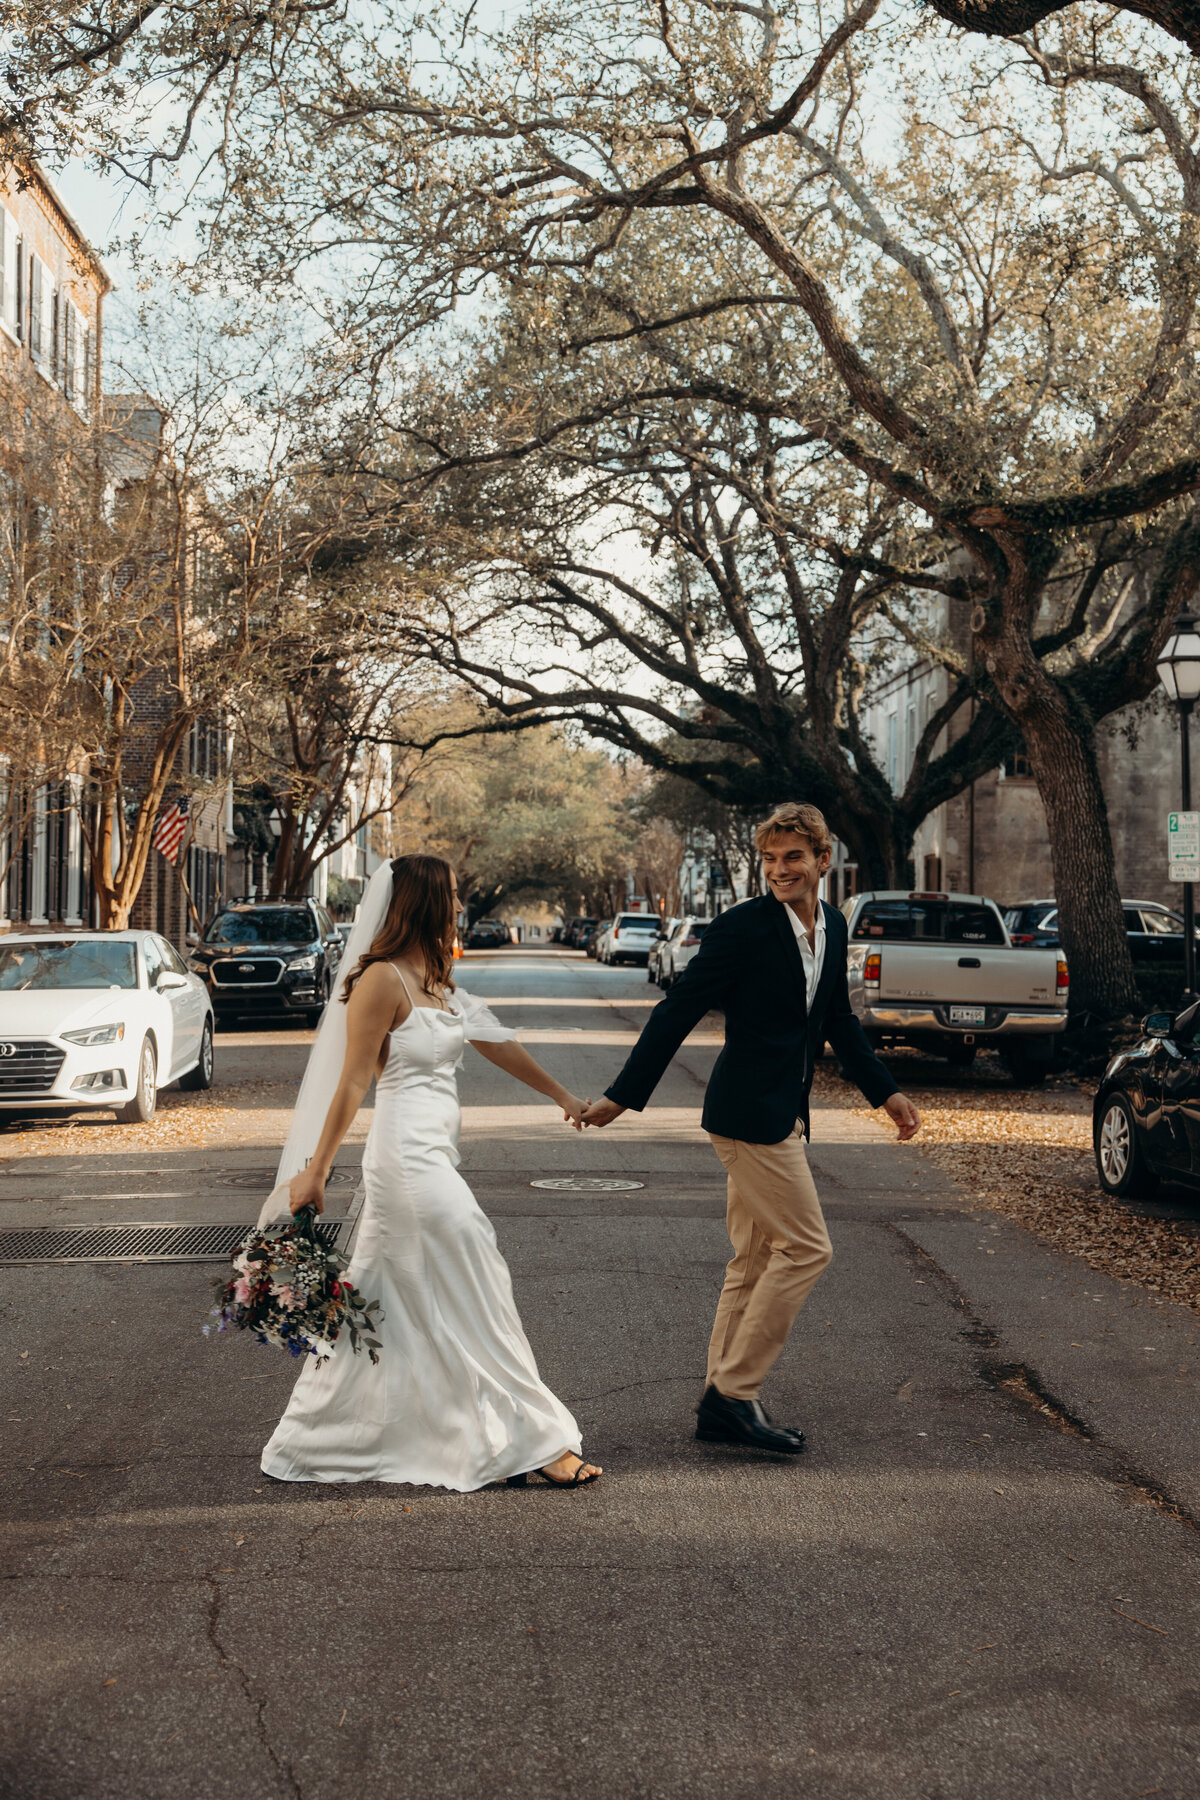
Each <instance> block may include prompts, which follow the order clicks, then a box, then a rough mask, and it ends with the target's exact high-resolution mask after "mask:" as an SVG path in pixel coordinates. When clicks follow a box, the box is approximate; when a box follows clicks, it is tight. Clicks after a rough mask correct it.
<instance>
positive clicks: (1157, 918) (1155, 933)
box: [1004, 900, 1200, 963]
mask: <svg viewBox="0 0 1200 1800" xmlns="http://www.w3.org/2000/svg"><path fill="white" fill-rule="evenodd" d="M1121 904H1122V906H1123V907H1124V909H1125V931H1126V935H1127V936H1128V938H1129V954H1130V955H1131V956H1132V958H1133V960H1134V962H1136V963H1156V962H1159V963H1161V962H1179V963H1181V962H1182V961H1183V919H1182V917H1181V915H1180V914H1179V913H1177V912H1173V911H1172V910H1171V908H1170V907H1169V906H1163V905H1162V904H1161V903H1160V902H1159V901H1157V900H1123V901H1122V902H1121ZM1004 923H1005V925H1006V926H1007V928H1008V933H1009V936H1010V937H1011V939H1012V941H1013V943H1014V944H1016V945H1018V946H1025V945H1029V946H1031V947H1032V948H1035V949H1041V950H1053V949H1056V948H1057V947H1058V943H1059V936H1058V907H1057V905H1056V904H1055V902H1054V901H1053V900H1018V901H1015V902H1014V904H1013V905H1012V906H1010V907H1008V908H1007V909H1006V910H1005V913H1004ZM1196 937H1197V939H1198V940H1200V927H1197V931H1196Z"/></svg>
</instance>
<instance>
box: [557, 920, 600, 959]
mask: <svg viewBox="0 0 1200 1800" xmlns="http://www.w3.org/2000/svg"><path fill="white" fill-rule="evenodd" d="M596 924H597V920H595V919H592V918H589V917H588V916H587V915H586V914H584V913H579V914H577V915H576V917H575V918H573V919H568V920H567V922H566V924H565V925H564V927H563V934H562V941H563V943H564V944H566V945H567V946H568V947H569V948H570V949H572V950H582V949H583V947H584V944H585V942H586V940H587V938H588V936H589V934H590V933H591V932H592V931H594V930H595V927H596Z"/></svg>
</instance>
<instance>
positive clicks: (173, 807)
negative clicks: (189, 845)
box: [150, 798, 188, 862]
mask: <svg viewBox="0 0 1200 1800" xmlns="http://www.w3.org/2000/svg"><path fill="white" fill-rule="evenodd" d="M187 828H188V803H187V800H186V798H184V799H182V800H172V802H171V804H170V806H168V807H167V808H166V809H165V810H164V811H163V812H161V813H160V814H159V817H158V824H157V825H156V826H155V827H154V836H153V837H152V838H151V839H150V842H151V844H152V846H153V847H154V849H155V850H161V851H162V854H163V855H164V856H165V857H166V859H167V861H168V862H174V861H175V857H176V855H177V853H178V850H179V846H180V844H182V842H183V839H184V835H185V833H186V831H187Z"/></svg>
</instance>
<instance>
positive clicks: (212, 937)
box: [188, 899, 342, 1025]
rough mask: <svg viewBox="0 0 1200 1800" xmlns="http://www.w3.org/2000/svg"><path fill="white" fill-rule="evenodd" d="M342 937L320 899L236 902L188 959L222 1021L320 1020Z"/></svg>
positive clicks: (339, 955) (209, 929) (216, 920)
mask: <svg viewBox="0 0 1200 1800" xmlns="http://www.w3.org/2000/svg"><path fill="white" fill-rule="evenodd" d="M341 954H342V940H341V937H340V936H339V934H338V928H337V926H336V925H335V924H334V922H333V920H332V919H331V918H330V916H329V914H328V913H327V912H326V910H325V908H324V907H323V906H321V905H319V904H318V902H317V901H316V900H311V899H309V900H235V901H234V902H233V904H232V905H231V906H227V907H225V908H224V910H223V911H221V912H219V913H218V914H217V916H216V917H215V919H214V920H213V921H212V923H211V925H210V926H209V927H208V929H207V931H206V932H205V933H204V936H203V937H202V938H201V939H200V942H199V943H198V944H197V945H196V947H195V949H194V950H193V951H192V954H191V956H190V957H189V958H188V967H189V968H190V969H191V970H192V971H193V972H194V973H195V974H197V975H199V976H200V977H201V978H202V979H203V981H204V983H205V985H206V986H207V988H208V991H209V995H210V996H211V998H212V1004H213V1013H214V1014H215V1016H216V1020H217V1023H218V1024H220V1023H221V1022H222V1021H223V1020H229V1019H236V1018H267V1017H271V1016H276V1015H280V1014H283V1015H286V1016H291V1017H294V1016H295V1015H296V1014H297V1013H298V1014H299V1015H300V1017H301V1018H302V1019H303V1020H304V1021H305V1023H306V1024H308V1025H316V1024H318V1023H319V1021H320V1018H321V1014H322V1012H323V1011H324V1010H325V1002H326V1001H327V1000H328V998H329V993H330V989H331V988H332V987H333V978H334V975H335V974H336V973H337V966H338V962H339V961H340V959H341Z"/></svg>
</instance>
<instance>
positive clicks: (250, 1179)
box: [212, 1169, 359, 1194]
mask: <svg viewBox="0 0 1200 1800" xmlns="http://www.w3.org/2000/svg"><path fill="white" fill-rule="evenodd" d="M358 1179H359V1177H358V1172H357V1171H353V1172H351V1173H345V1172H343V1171H342V1170H341V1169H335V1170H334V1171H333V1174H332V1175H331V1176H330V1177H329V1180H328V1181H327V1182H326V1184H325V1185H326V1187H331V1188H334V1187H356V1186H357V1185H358ZM212 1185H213V1187H231V1188H254V1189H260V1190H261V1191H262V1193H264V1194H269V1193H270V1192H271V1190H272V1189H273V1188H274V1186H275V1171H274V1169H239V1170H238V1171H237V1173H236V1174H234V1175H217V1176H214V1178H213V1182H212Z"/></svg>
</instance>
